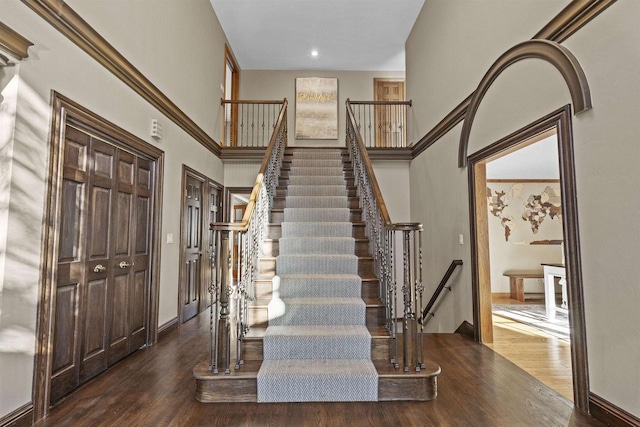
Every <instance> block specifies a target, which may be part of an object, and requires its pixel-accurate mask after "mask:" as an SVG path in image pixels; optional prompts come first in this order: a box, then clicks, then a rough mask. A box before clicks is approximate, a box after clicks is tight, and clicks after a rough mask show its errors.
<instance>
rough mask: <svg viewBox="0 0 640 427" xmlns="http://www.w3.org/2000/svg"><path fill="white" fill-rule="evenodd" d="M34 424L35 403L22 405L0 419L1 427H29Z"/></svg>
mask: <svg viewBox="0 0 640 427" xmlns="http://www.w3.org/2000/svg"><path fill="white" fill-rule="evenodd" d="M32 424H33V403H31V402H29V403H27V404H25V405H22V406H21V407H19V408H18V409H16V410H15V411H12V412H9V413H8V414H7V415H5V416H4V417H2V418H0V427H28V426H30V425H32Z"/></svg>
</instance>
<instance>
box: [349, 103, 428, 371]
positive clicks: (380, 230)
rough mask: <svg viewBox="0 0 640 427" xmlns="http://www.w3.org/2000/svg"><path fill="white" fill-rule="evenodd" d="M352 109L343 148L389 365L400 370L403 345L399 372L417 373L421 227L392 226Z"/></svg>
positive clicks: (422, 363) (420, 332)
mask: <svg viewBox="0 0 640 427" xmlns="http://www.w3.org/2000/svg"><path fill="white" fill-rule="evenodd" d="M351 107H352V106H351V105H350V103H349V101H347V120H346V122H347V148H348V149H349V154H350V156H351V162H352V164H353V171H354V175H355V183H356V187H357V191H358V196H359V198H360V204H361V208H362V212H363V221H365V225H366V232H367V236H368V238H369V245H370V247H369V252H370V254H371V256H372V257H373V259H374V271H375V275H376V277H377V278H378V279H379V282H380V289H379V297H380V300H381V301H382V302H383V303H384V305H385V312H386V316H385V317H386V327H387V329H388V331H389V333H390V334H391V337H392V339H393V343H394V344H393V349H392V356H391V363H393V364H394V366H395V367H396V368H399V367H400V362H399V354H400V353H399V348H398V347H399V340H400V339H402V346H401V347H402V358H403V363H402V365H403V369H404V370H405V371H410V370H416V371H419V370H421V369H423V368H424V366H425V359H424V354H423V348H424V347H423V332H424V327H423V325H422V306H423V293H424V286H423V282H422V224H420V223H415V222H412V223H394V222H392V221H391V218H390V217H389V212H388V211H387V207H386V205H385V203H384V199H383V197H382V193H381V191H380V188H379V186H378V182H377V180H376V176H375V174H374V172H373V167H372V165H371V161H370V159H369V154H368V153H367V147H366V146H365V144H364V141H363V139H362V136H361V134H360V131H359V129H358V122H357V121H356V117H355V114H354V112H353V109H352V108H351ZM399 272H401V273H399ZM398 299H401V304H399V303H398ZM399 305H400V307H398V306H399ZM398 318H402V334H401V335H400V334H398V333H397V332H398V331H397V326H396V322H397V319H398Z"/></svg>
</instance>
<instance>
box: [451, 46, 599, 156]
mask: <svg viewBox="0 0 640 427" xmlns="http://www.w3.org/2000/svg"><path fill="white" fill-rule="evenodd" d="M529 58H537V59H542V60H544V61H547V62H549V63H550V64H552V65H553V66H554V67H556V69H557V70H558V71H559V72H560V74H562V77H563V78H564V80H565V82H566V83H567V87H568V88H569V93H570V94H571V102H572V104H573V111H574V114H578V113H581V112H583V111H586V110H589V109H591V92H590V90H589V84H588V82H587V78H586V76H585V74H584V71H583V70H582V67H581V66H580V63H578V60H577V59H576V57H575V56H573V54H572V53H571V52H570V51H569V49H567V48H566V47H564V46H561V45H560V44H558V43H556V42H553V41H549V40H537V39H534V40H529V41H526V42H524V43H520V44H517V45H515V46H513V47H512V48H511V49H509V50H508V51H506V52H505V53H504V54H502V56H501V57H500V58H498V59H497V60H496V62H494V63H493V65H492V66H491V68H489V71H487V73H486V74H485V75H484V77H483V78H482V80H481V81H480V84H479V85H478V88H477V89H476V91H475V92H474V93H473V96H472V98H471V102H470V103H469V107H468V108H467V113H466V115H465V118H464V124H463V126H462V133H461V135H460V145H459V147H458V167H461V168H462V167H464V166H466V164H467V149H468V146H469V135H470V133H471V126H472V125H473V120H474V118H475V115H476V112H477V111H478V107H479V106H480V102H482V99H483V98H484V95H485V94H486V93H487V91H488V90H489V87H491V85H492V84H493V82H494V81H495V80H496V79H497V78H498V76H499V75H500V74H502V72H503V71H504V70H506V69H507V68H509V67H510V66H511V65H513V64H515V63H516V62H518V61H520V60H523V59H529Z"/></svg>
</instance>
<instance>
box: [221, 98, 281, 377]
mask: <svg viewBox="0 0 640 427" xmlns="http://www.w3.org/2000/svg"><path fill="white" fill-rule="evenodd" d="M263 104H264V105H266V104H270V102H267V103H263ZM263 104H260V105H263ZM236 105H237V104H236ZM244 123H246V122H244ZM265 127H268V128H269V129H271V135H270V137H269V144H268V145H267V147H266V153H265V156H264V158H263V160H262V164H261V165H260V170H259V172H258V176H257V178H256V182H255V184H254V186H253V190H252V192H251V197H250V198H249V203H248V204H247V208H246V210H245V213H244V216H243V218H242V221H241V222H234V223H216V224H211V230H213V234H214V242H215V247H216V254H215V257H214V260H213V261H214V262H213V268H214V270H215V277H213V278H212V281H211V284H210V286H209V294H210V298H211V312H210V316H211V320H210V346H209V349H210V353H209V370H210V371H212V372H213V373H216V374H217V373H218V372H219V371H220V370H222V371H223V372H225V373H229V372H230V366H231V363H232V360H231V358H232V351H231V350H232V344H231V341H232V336H233V337H234V338H235V339H236V349H235V352H234V355H235V368H236V369H239V368H240V365H241V364H242V346H241V344H242V341H243V339H244V337H245V335H246V334H247V332H248V331H249V322H248V306H249V304H250V302H251V301H254V300H255V282H256V280H257V279H258V273H259V265H258V260H259V256H260V248H261V247H262V244H263V241H264V239H265V237H266V231H267V226H268V225H269V212H270V210H271V208H272V207H273V198H274V196H275V193H276V186H277V185H278V178H279V174H280V169H281V167H282V158H283V155H284V150H285V147H286V145H287V100H286V99H285V100H284V101H283V102H280V110H279V112H278V114H277V117H276V120H275V122H274V125H273V126H272V125H268V126H265ZM231 242H235V243H236V244H237V246H238V254H237V256H236V257H235V259H233V258H234V257H233V254H232V251H231ZM232 266H233V267H232ZM234 270H235V271H236V272H237V275H236V277H233V271H234ZM232 296H234V297H235V298H232ZM232 301H235V306H233V307H232V306H231V302H232ZM232 317H233V318H232ZM231 325H235V327H236V330H235V332H234V333H233V334H232V331H231Z"/></svg>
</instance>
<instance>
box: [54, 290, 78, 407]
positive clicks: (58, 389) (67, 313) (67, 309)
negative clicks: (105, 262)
mask: <svg viewBox="0 0 640 427" xmlns="http://www.w3.org/2000/svg"><path fill="white" fill-rule="evenodd" d="M78 294H79V284H78V283H73V284H69V285H66V286H65V285H62V286H60V285H58V287H57V291H56V316H55V328H54V331H53V340H54V341H53V342H54V345H55V347H54V351H53V364H52V367H51V399H52V400H58V399H59V398H60V397H62V396H64V395H65V394H67V393H68V392H69V391H70V390H73V389H74V388H76V387H77V386H78V385H79V375H78V373H79V366H80V364H79V363H78V346H77V341H78V340H77V335H76V334H77V331H78V301H79V295H78Z"/></svg>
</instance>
